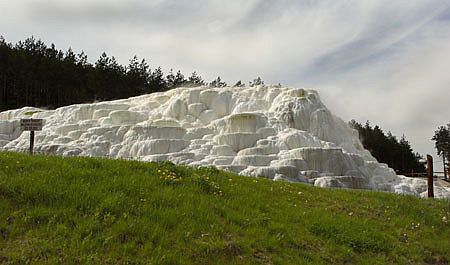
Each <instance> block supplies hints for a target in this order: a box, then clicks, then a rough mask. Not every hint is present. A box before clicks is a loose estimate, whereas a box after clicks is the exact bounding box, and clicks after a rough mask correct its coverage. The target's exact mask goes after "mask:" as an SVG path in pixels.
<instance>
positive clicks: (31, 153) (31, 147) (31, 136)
mask: <svg viewBox="0 0 450 265" xmlns="http://www.w3.org/2000/svg"><path fill="white" fill-rule="evenodd" d="M33 148H34V131H30V155H33Z"/></svg>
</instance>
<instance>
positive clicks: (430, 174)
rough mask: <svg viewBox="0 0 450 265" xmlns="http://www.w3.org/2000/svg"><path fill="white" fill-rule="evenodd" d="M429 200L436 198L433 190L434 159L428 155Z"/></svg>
mask: <svg viewBox="0 0 450 265" xmlns="http://www.w3.org/2000/svg"><path fill="white" fill-rule="evenodd" d="M427 178H428V198H434V190H433V157H432V156H430V155H427Z"/></svg>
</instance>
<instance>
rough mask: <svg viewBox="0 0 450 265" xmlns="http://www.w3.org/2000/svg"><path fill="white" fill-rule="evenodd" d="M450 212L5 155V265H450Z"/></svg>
mask: <svg viewBox="0 0 450 265" xmlns="http://www.w3.org/2000/svg"><path fill="white" fill-rule="evenodd" d="M449 212H450V205H449V201H436V200H423V199H418V198H413V197H410V196H398V195H395V194H388V193H378V192H364V191H353V190H334V189H318V188H314V187H310V186H306V185H303V184H292V183H285V182H272V181H269V180H265V179H255V178H248V177H241V176H237V175H234V174H231V173H226V172H222V171H219V170H216V169H213V168H200V169H192V168H188V167H182V166H174V165H171V164H170V163H142V162H136V161H120V160H119V161H117V160H105V159H92V158H63V157H47V156H34V157H30V156H28V155H23V154H15V153H0V263H5V264H8V263H20V262H22V263H23V262H31V263H33V264H36V263H38V264H39V263H43V264H48V263H63V264H71V263H72V264H78V263H92V264H99V263H102V264H108V263H110V264H117V263H131V264H132V263H150V264H152V263H154V264H230V263H235V264H249V263H250V264H303V263H305V264H308V263H311V264H330V263H351V264H355V263H360V264H377V263H379V264H385V263H399V264H407V263H412V264H421V263H435V264H448V263H449V262H450V223H448V221H447V220H448V219H449V218H450V213H449ZM443 217H445V218H444V219H443Z"/></svg>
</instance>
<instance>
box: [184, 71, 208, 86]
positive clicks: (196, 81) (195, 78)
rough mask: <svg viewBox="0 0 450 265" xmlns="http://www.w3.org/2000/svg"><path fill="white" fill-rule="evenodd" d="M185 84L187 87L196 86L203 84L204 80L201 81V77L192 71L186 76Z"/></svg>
mask: <svg viewBox="0 0 450 265" xmlns="http://www.w3.org/2000/svg"><path fill="white" fill-rule="evenodd" d="M186 85H187V86H189V87H198V86H203V85H205V81H203V79H202V77H201V76H199V75H198V74H197V72H195V71H194V72H193V73H192V74H191V76H190V77H189V78H188V81H187V84H186Z"/></svg>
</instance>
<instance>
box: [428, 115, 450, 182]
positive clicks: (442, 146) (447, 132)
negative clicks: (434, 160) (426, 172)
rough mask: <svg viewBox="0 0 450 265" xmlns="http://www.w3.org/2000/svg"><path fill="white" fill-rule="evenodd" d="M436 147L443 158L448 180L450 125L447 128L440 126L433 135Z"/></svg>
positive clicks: (445, 174) (445, 175)
mask: <svg viewBox="0 0 450 265" xmlns="http://www.w3.org/2000/svg"><path fill="white" fill-rule="evenodd" d="M431 140H433V141H434V142H435V143H434V146H435V148H436V150H437V154H438V156H440V157H441V158H442V162H443V165H444V177H445V178H447V173H448V171H449V160H450V123H449V124H447V126H440V127H439V128H438V129H437V130H436V131H435V132H434V135H433V138H431Z"/></svg>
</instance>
